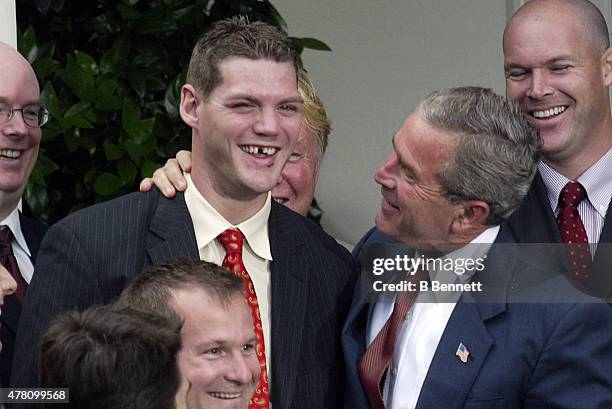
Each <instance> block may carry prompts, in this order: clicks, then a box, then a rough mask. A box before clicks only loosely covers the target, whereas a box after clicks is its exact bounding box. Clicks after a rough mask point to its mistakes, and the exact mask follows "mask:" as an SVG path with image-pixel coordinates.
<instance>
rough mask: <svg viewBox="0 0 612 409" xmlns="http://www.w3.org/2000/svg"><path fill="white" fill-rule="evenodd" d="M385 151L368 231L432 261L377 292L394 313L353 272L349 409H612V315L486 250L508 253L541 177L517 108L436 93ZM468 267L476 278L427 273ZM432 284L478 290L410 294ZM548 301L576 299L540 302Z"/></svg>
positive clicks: (533, 140) (462, 92)
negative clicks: (513, 223) (413, 287)
mask: <svg viewBox="0 0 612 409" xmlns="http://www.w3.org/2000/svg"><path fill="white" fill-rule="evenodd" d="M392 143H393V150H392V152H391V154H390V155H389V157H388V158H387V160H386V162H385V164H384V165H383V166H382V167H381V168H379V169H378V171H377V172H376V176H375V179H376V182H377V183H378V184H380V185H381V193H382V200H381V207H380V209H379V211H378V213H377V215H376V225H377V227H378V229H379V230H380V231H381V232H382V233H384V234H386V235H388V236H390V237H391V238H393V239H394V240H396V241H398V242H400V243H402V244H405V245H407V246H410V247H411V248H412V249H413V250H414V252H413V253H412V254H411V255H412V258H413V259H415V260H418V259H422V260H425V261H427V263H426V264H422V265H421V267H422V268H419V269H417V270H416V272H414V271H413V272H412V273H411V274H412V275H409V277H413V278H414V282H415V283H416V284H417V291H405V292H397V293H389V292H388V293H387V294H386V295H387V296H390V297H391V300H395V302H394V303H389V302H376V303H374V302H372V301H381V300H382V299H381V298H379V297H377V296H374V297H373V296H372V286H371V281H370V278H371V277H368V275H369V274H368V271H372V270H371V266H368V265H365V264H362V272H363V275H362V279H361V283H360V284H359V285H358V286H357V290H356V293H355V295H354V299H353V306H352V308H351V312H350V313H349V318H348V320H347V323H346V324H345V327H344V330H343V345H344V351H345V357H346V360H347V371H348V374H349V388H348V391H347V404H346V406H345V407H346V408H364V409H365V408H387V409H397V408H402V409H405V408H415V407H418V408H419V409H428V408H431V409H438V408H468V407H476V406H478V405H482V406H483V407H487V408H493V407H503V408H516V409H518V408H544V407H546V408H557V409H560V408H567V409H570V408H572V409H575V408H585V409H586V408H593V407H607V406H610V404H612V377H611V376H610V372H609V369H608V368H609V367H610V365H612V343H610V342H609V340H610V338H611V336H612V311H611V310H610V309H609V308H608V307H607V306H606V305H605V304H600V303H595V300H593V299H590V298H587V297H586V296H583V295H582V294H581V293H579V292H577V291H575V290H574V289H573V288H572V287H571V286H570V285H569V284H568V283H567V282H566V281H565V280H564V278H563V277H562V276H560V275H558V274H555V273H552V274H550V272H548V271H543V270H541V269H539V268H538V267H537V266H535V264H534V260H533V259H529V258H526V256H525V255H524V254H522V253H521V252H520V251H519V249H517V248H516V247H513V246H509V247H508V246H503V247H502V245H500V244H493V243H504V242H512V235H511V234H509V232H508V231H507V230H505V229H503V228H501V229H500V225H501V224H502V223H503V222H504V221H505V220H506V219H507V218H508V217H509V216H510V215H511V214H512V212H513V211H514V210H515V209H516V208H517V207H518V206H519V205H520V203H521V201H522V199H523V196H524V195H525V193H526V192H527V190H528V189H529V186H530V183H531V180H532V178H533V176H534V174H535V170H536V159H537V149H538V147H539V138H538V136H537V133H536V131H535V129H533V128H531V127H530V126H529V124H528V122H527V119H526V118H525V116H524V115H523V114H522V113H521V112H520V110H519V108H518V106H517V105H515V104H513V103H511V102H510V101H509V100H507V99H505V98H503V97H500V96H497V95H495V94H494V93H493V92H492V91H490V90H486V89H482V88H456V89H450V90H442V91H438V92H434V93H433V94H431V95H430V96H429V97H428V98H427V99H426V100H425V101H423V102H422V103H421V104H420V105H419V107H418V109H417V111H416V112H415V113H413V114H411V115H410V116H409V117H408V119H407V120H406V122H405V123H404V125H403V126H402V128H401V129H400V130H399V131H398V133H397V134H396V135H395V136H394V137H393V140H392ZM477 243H478V244H479V245H477ZM360 250H362V253H364V254H365V252H367V251H368V250H367V249H366V248H365V247H364V248H362V249H360ZM466 259H469V260H473V261H474V263H473V264H472V267H471V268H463V267H462V268H461V270H460V269H458V268H454V269H453V268H451V269H450V270H446V269H441V268H440V267H429V266H430V265H433V266H436V265H449V264H447V262H448V263H450V265H451V267H452V266H453V265H455V266H459V264H457V263H458V262H459V261H462V260H463V261H465V260H466ZM438 261H443V262H444V263H440V264H436V263H437V262H438ZM362 263H365V262H364V259H362ZM479 263H483V265H484V268H480V267H477V266H481V264H479ZM407 273H408V272H407ZM413 278H407V280H413ZM440 281H442V282H444V283H447V284H455V285H456V284H463V285H469V284H470V283H476V284H480V286H479V287H480V288H482V291H478V290H475V291H472V292H469V293H467V292H464V293H461V292H452V291H450V292H446V291H438V292H433V294H432V292H424V293H422V294H418V288H420V286H421V285H422V283H425V286H426V287H427V286H429V285H430V284H431V285H433V283H434V282H440ZM476 288H478V287H476ZM396 294H397V297H395V295H396ZM557 294H566V295H569V296H570V297H571V298H567V299H564V301H566V303H565V304H558V303H557V304H545V303H542V300H546V299H551V298H553V299H554V298H555V296H557ZM417 297H418V298H417ZM415 298H416V302H415ZM517 301H521V302H520V303H518V302H517ZM575 301H582V303H573V302H575ZM370 302H372V303H370Z"/></svg>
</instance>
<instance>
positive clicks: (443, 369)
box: [416, 303, 493, 409]
mask: <svg viewBox="0 0 612 409" xmlns="http://www.w3.org/2000/svg"><path fill="white" fill-rule="evenodd" d="M460 343H462V344H463V345H464V346H465V347H466V348H467V349H468V351H469V353H470V355H469V358H468V361H467V363H463V362H461V360H460V359H459V358H458V357H457V356H456V352H457V348H458V347H459V345H460ZM492 345H493V342H492V340H491V336H490V335H489V332H488V330H487V328H486V326H485V324H484V322H483V320H482V317H481V315H480V312H479V309H478V305H476V304H474V303H470V304H457V306H456V307H455V310H454V311H453V314H452V315H451V318H450V319H449V321H448V324H447V326H446V329H445V330H444V334H443V335H442V338H441V339H440V343H439V344H438V348H437V349H436V353H435V355H434V358H433V360H432V362H431V365H430V366H429V370H428V372H427V376H426V377H425V382H424V383H423V387H422V388H421V393H420V395H419V400H418V402H417V406H416V408H417V409H426V408H427V409H437V408H445V409H459V408H461V407H463V404H464V402H465V399H466V397H467V395H468V393H469V391H470V389H471V387H472V383H473V382H474V379H475V378H476V376H477V375H478V372H479V371H480V368H481V366H482V364H483V362H484V360H485V359H486V357H487V354H488V353H489V350H490V349H491V346H492Z"/></svg>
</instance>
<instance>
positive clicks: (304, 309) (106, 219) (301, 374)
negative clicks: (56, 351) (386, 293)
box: [12, 190, 355, 409]
mask: <svg viewBox="0 0 612 409" xmlns="http://www.w3.org/2000/svg"><path fill="white" fill-rule="evenodd" d="M268 226H269V236H270V246H271V251H272V258H273V262H272V264H271V271H272V276H271V303H272V305H271V311H272V317H271V326H272V328H271V333H272V354H271V366H272V382H271V387H272V388H273V389H272V403H273V405H274V407H275V408H277V409H281V408H287V409H296V408H309V409H310V408H336V407H340V406H341V398H342V390H343V387H344V371H343V358H342V351H341V343H340V332H341V326H342V323H343V321H344V319H345V318H346V313H347V311H348V307H349V304H350V296H351V291H352V287H353V285H354V272H355V266H354V262H353V260H352V258H351V256H350V254H349V253H348V252H347V251H346V250H345V249H344V248H343V247H342V246H340V245H339V244H337V243H336V242H335V241H334V240H333V239H332V238H331V237H330V236H328V235H327V234H325V233H324V232H323V230H321V228H320V227H319V226H317V225H315V224H314V223H312V222H311V221H309V220H307V219H305V218H303V217H302V216H299V215H297V214H296V213H294V212H292V211H290V210H289V209H287V208H285V207H284V206H281V205H278V204H277V203H275V202H274V203H272V211H271V213H270V218H269V222H268ZM177 256H187V257H194V258H197V257H198V249H197V246H196V239H195V233H194V229H193V225H192V222H191V218H190V216H189V212H188V210H187V206H186V205H185V201H184V197H183V195H182V194H180V195H178V196H177V198H176V199H174V200H168V199H165V198H164V197H162V196H161V195H160V194H159V192H158V191H157V190H154V191H152V192H149V193H134V194H130V195H126V196H124V197H121V198H119V199H116V200H112V201H109V202H106V203H103V204H99V205H96V206H93V207H90V208H88V209H84V210H82V211H79V212H76V213H74V214H72V215H70V216H68V217H67V218H65V219H64V220H62V221H60V222H59V223H57V224H56V225H54V226H53V227H52V228H51V229H50V230H49V232H48V234H47V236H46V237H45V239H44V241H43V243H42V246H41V249H40V253H39V258H38V263H37V269H36V274H35V276H34V280H33V282H32V285H31V286H30V290H29V293H28V296H27V302H26V307H25V309H24V311H23V314H22V321H21V329H20V331H19V334H18V348H17V350H16V351H15V361H14V366H13V371H14V372H13V379H12V384H13V385H16V386H26V385H32V384H35V381H34V380H35V378H36V375H35V368H36V362H37V355H38V354H37V353H36V351H35V348H34V344H35V342H36V340H38V339H39V338H40V335H41V333H42V331H43V329H44V328H45V326H46V325H47V324H48V323H49V321H50V320H51V319H52V318H53V317H54V316H56V315H57V314H58V313H60V312H62V311H65V310H70V309H78V310H83V309H85V308H87V307H89V306H91V305H94V304H100V303H106V302H109V301H112V300H113V299H114V298H116V297H117V296H118V295H119V294H120V292H121V290H122V289H123V288H124V287H125V286H126V284H127V283H128V282H129V281H130V280H131V279H132V278H133V277H134V275H135V274H137V273H138V272H140V271H141V270H142V269H143V267H145V266H147V265H149V264H152V263H156V262H160V261H163V260H167V259H170V258H174V257H177ZM22 340H24V341H25V340H29V342H27V343H26V342H24V343H21V341H22Z"/></svg>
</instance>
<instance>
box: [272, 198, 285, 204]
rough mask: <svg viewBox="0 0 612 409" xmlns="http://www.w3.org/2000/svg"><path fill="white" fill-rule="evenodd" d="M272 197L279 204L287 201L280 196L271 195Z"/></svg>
mask: <svg viewBox="0 0 612 409" xmlns="http://www.w3.org/2000/svg"><path fill="white" fill-rule="evenodd" d="M272 199H274V201H275V202H276V203H280V204H283V203H285V202H286V201H287V199H283V198H280V197H273V198H272Z"/></svg>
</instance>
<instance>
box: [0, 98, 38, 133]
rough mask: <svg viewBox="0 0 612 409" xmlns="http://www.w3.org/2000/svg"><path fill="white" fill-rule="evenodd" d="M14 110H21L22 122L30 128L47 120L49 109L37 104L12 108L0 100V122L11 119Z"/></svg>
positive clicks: (36, 126)
mask: <svg viewBox="0 0 612 409" xmlns="http://www.w3.org/2000/svg"><path fill="white" fill-rule="evenodd" d="M15 111H21V117H22V118H23V122H25V124H26V125H27V126H31V127H32V128H39V127H41V126H43V125H44V124H46V123H47V121H49V111H47V110H46V109H45V108H43V107H41V106H38V105H28V106H26V107H23V108H13V107H12V106H10V105H8V104H5V103H3V102H0V123H4V122H8V121H10V120H11V118H12V117H13V115H14V114H15Z"/></svg>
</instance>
